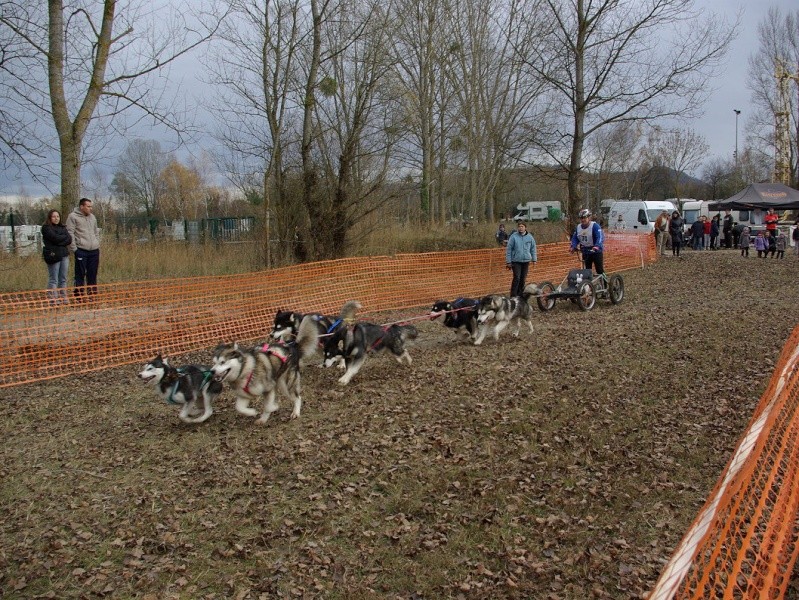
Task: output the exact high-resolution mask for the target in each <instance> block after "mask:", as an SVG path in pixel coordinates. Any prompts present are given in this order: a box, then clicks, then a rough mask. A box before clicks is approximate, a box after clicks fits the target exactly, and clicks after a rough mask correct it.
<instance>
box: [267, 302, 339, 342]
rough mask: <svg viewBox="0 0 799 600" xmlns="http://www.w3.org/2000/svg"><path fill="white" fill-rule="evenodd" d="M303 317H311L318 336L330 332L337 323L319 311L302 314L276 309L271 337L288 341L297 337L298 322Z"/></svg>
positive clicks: (300, 321)
mask: <svg viewBox="0 0 799 600" xmlns="http://www.w3.org/2000/svg"><path fill="white" fill-rule="evenodd" d="M305 317H312V318H313V320H314V322H315V323H316V327H317V329H318V330H319V335H320V336H321V335H324V334H326V333H330V331H331V329H332V328H333V327H334V325H335V324H337V323H338V321H337V320H336V319H333V318H331V317H326V316H325V315H321V314H319V313H307V314H303V313H299V312H295V311H292V310H278V311H277V313H275V324H274V326H273V327H272V333H271V334H270V336H271V338H272V339H273V340H277V341H280V342H290V341H291V340H293V339H294V338H296V337H297V332H298V331H299V329H300V323H302V320H303V319H304V318H305Z"/></svg>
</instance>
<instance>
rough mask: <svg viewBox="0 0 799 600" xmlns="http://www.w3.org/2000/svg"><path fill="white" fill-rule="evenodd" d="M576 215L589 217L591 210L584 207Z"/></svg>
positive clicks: (582, 217)
mask: <svg viewBox="0 0 799 600" xmlns="http://www.w3.org/2000/svg"><path fill="white" fill-rule="evenodd" d="M577 216H578V217H580V218H581V219H584V218H585V217H590V216H591V211H590V210H588V209H587V208H584V209H583V210H581V211H580V214H579V215H577Z"/></svg>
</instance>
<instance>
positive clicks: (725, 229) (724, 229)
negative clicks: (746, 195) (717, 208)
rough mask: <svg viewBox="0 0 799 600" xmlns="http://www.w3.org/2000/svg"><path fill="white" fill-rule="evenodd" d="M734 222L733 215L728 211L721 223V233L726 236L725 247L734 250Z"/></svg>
mask: <svg viewBox="0 0 799 600" xmlns="http://www.w3.org/2000/svg"><path fill="white" fill-rule="evenodd" d="M733 223H734V220H733V218H732V214H730V211H729V210H727V211H726V212H725V215H724V220H723V221H722V222H721V233H723V234H724V246H725V247H726V248H732V226H733Z"/></svg>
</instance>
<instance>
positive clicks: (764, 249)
mask: <svg viewBox="0 0 799 600" xmlns="http://www.w3.org/2000/svg"><path fill="white" fill-rule="evenodd" d="M755 250H757V257H758V258H761V257H762V258H767V257H768V242H767V241H766V238H764V237H763V232H762V231H758V232H757V237H756V238H755Z"/></svg>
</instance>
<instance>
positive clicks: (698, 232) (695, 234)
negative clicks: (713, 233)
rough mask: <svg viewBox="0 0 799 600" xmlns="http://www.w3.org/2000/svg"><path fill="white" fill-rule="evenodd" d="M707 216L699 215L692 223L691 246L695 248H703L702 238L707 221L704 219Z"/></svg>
mask: <svg viewBox="0 0 799 600" xmlns="http://www.w3.org/2000/svg"><path fill="white" fill-rule="evenodd" d="M704 218H705V217H699V218H698V219H697V220H696V221H694V222H693V223H692V224H691V248H693V249H694V250H701V249H702V240H703V239H704V235H705V222H704V221H703V220H702V219H704Z"/></svg>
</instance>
